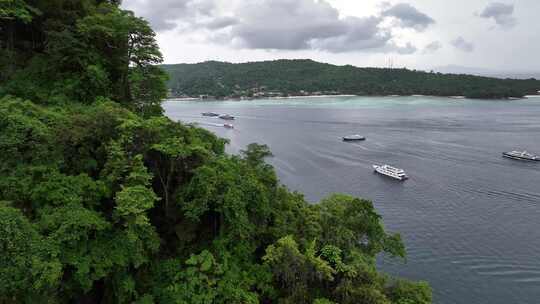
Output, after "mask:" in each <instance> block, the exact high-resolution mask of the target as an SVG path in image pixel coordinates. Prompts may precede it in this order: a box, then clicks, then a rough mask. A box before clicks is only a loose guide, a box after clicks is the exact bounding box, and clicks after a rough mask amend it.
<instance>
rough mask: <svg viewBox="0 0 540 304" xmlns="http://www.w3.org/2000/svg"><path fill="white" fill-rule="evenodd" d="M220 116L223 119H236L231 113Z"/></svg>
mask: <svg viewBox="0 0 540 304" xmlns="http://www.w3.org/2000/svg"><path fill="white" fill-rule="evenodd" d="M219 118H221V119H223V120H234V116H232V115H229V114H225V115H221V116H219Z"/></svg>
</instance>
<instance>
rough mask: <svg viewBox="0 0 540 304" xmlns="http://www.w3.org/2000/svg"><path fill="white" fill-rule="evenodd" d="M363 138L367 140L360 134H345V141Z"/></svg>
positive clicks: (361, 139)
mask: <svg viewBox="0 0 540 304" xmlns="http://www.w3.org/2000/svg"><path fill="white" fill-rule="evenodd" d="M363 140H366V138H365V137H364V136H362V135H358V134H354V135H347V136H343V141H363Z"/></svg>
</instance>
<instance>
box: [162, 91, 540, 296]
mask: <svg viewBox="0 0 540 304" xmlns="http://www.w3.org/2000/svg"><path fill="white" fill-rule="evenodd" d="M165 108H166V112H167V114H168V115H169V116H170V117H171V118H173V119H175V120H181V121H184V122H198V123H200V125H201V126H203V127H205V128H207V129H209V130H212V131H215V132H216V133H217V134H218V135H220V136H222V137H225V138H228V139H230V141H231V144H230V146H229V148H228V149H229V151H230V152H233V153H234V152H238V151H239V150H240V149H243V148H244V147H245V146H246V145H247V144H249V143H251V142H258V143H265V144H268V145H269V146H270V148H271V149H272V152H273V153H274V154H275V157H274V158H273V159H272V160H271V163H272V164H273V165H274V166H275V167H276V169H277V171H278V174H279V176H280V177H281V180H282V182H283V183H284V184H285V185H287V186H288V187H289V188H291V189H293V190H299V191H302V192H304V193H305V194H306V198H307V199H309V200H310V201H318V200H320V199H321V198H322V197H324V196H327V195H328V194H330V193H333V192H345V193H350V194H353V195H355V196H361V197H364V198H368V199H371V200H373V201H374V204H375V206H376V208H377V209H378V211H379V212H380V214H381V215H382V216H383V220H384V223H385V226H386V227H387V229H389V230H391V231H396V232H400V233H401V234H402V236H403V238H404V240H405V243H406V246H407V249H408V260H407V263H406V264H404V263H403V262H400V261H399V260H386V259H381V261H380V264H381V267H382V269H384V271H386V272H389V273H391V274H394V275H399V276H403V277H407V278H411V279H418V280H426V281H429V283H430V284H431V286H432V287H433V289H434V296H435V303H448V304H449V303H460V304H461V303H463V304H469V303H490V304H497V303H500V304H509V303H531V304H533V303H540V163H524V162H519V161H513V160H509V159H504V158H502V157H501V152H503V151H507V150H513V149H528V150H530V151H531V152H538V153H539V154H540V98H534V99H533V98H531V99H529V100H520V101H472V100H454V99H446V98H431V97H399V98H390V97H389V98H367V97H360V98H358V97H356V98H344V97H342V98H320V99H292V100H259V101H241V102H234V101H227V102H198V101H197V102H194V101H175V102H167V103H166V104H165ZM205 111H215V112H219V113H229V114H232V115H235V116H237V120H236V121H235V122H234V123H233V124H234V126H235V129H234V130H227V129H224V128H223V127H218V126H216V124H219V123H223V122H222V121H220V120H219V119H214V118H202V117H201V115H200V113H201V112H205ZM351 133H352V134H355V133H359V134H362V135H365V136H367V137H368V140H367V141H366V142H362V143H352V144H351V143H343V142H341V140H340V137H341V136H343V135H347V134H351ZM380 163H388V164H391V165H395V166H397V167H400V168H403V169H405V170H406V171H407V173H408V174H409V175H410V176H411V179H410V180H408V181H406V182H404V183H400V182H395V181H393V180H390V179H388V178H385V177H382V176H379V175H375V174H374V173H373V172H372V169H371V165H372V164H380Z"/></svg>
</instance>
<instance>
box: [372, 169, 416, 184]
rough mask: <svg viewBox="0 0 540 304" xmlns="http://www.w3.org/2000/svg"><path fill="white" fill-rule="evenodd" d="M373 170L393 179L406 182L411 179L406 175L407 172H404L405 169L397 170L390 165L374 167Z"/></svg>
mask: <svg viewBox="0 0 540 304" xmlns="http://www.w3.org/2000/svg"><path fill="white" fill-rule="evenodd" d="M373 169H374V170H375V172H377V173H379V174H382V175H385V176H388V177H391V178H394V179H397V180H400V181H404V180H406V179H408V178H409V177H408V176H407V174H405V171H403V169H399V168H395V167H392V166H389V165H382V166H379V165H373Z"/></svg>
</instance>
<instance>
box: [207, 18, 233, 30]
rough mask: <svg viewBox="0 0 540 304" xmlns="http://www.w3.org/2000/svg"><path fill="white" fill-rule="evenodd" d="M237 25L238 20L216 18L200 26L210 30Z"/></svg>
mask: <svg viewBox="0 0 540 304" xmlns="http://www.w3.org/2000/svg"><path fill="white" fill-rule="evenodd" d="M237 23H238V20H237V19H236V18H234V17H218V18H215V19H212V20H210V21H208V22H204V23H202V24H201V25H202V26H203V27H206V28H207V29H210V30H217V29H223V28H226V27H229V26H232V25H235V24H237Z"/></svg>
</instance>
